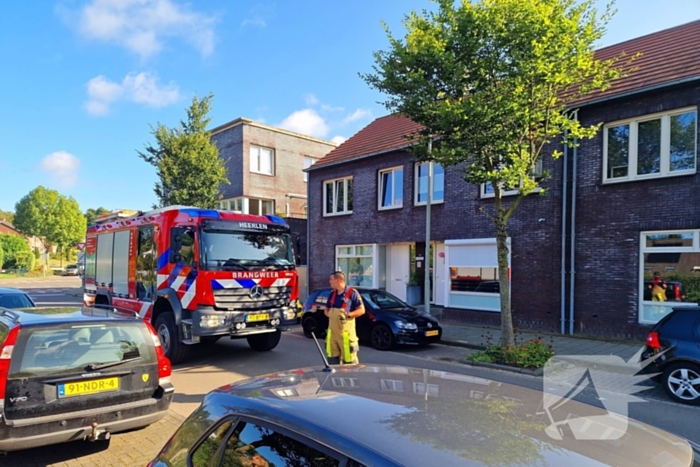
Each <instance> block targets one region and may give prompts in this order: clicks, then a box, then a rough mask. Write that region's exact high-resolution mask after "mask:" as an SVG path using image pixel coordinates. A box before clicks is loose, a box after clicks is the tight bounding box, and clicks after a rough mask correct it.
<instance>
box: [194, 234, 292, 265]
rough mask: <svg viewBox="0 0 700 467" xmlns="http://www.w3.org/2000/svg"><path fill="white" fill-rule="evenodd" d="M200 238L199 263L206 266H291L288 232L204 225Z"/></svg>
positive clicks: (290, 247) (290, 246)
mask: <svg viewBox="0 0 700 467" xmlns="http://www.w3.org/2000/svg"><path fill="white" fill-rule="evenodd" d="M201 238H202V264H203V265H204V267H205V268H206V269H208V270H228V271H240V270H254V269H258V268H266V269H269V268H279V269H288V268H291V267H294V252H293V250H292V245H291V238H290V236H289V234H288V233H280V232H274V233H273V232H239V231H233V230H219V229H216V230H213V229H203V230H202V237H201Z"/></svg>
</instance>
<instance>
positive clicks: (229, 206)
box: [219, 198, 244, 212]
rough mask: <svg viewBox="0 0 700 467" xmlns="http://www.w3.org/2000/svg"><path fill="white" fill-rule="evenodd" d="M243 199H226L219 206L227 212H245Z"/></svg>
mask: <svg viewBox="0 0 700 467" xmlns="http://www.w3.org/2000/svg"><path fill="white" fill-rule="evenodd" d="M243 199H244V198H233V199H225V200H223V201H221V203H219V204H220V206H221V209H224V210H226V211H238V212H243Z"/></svg>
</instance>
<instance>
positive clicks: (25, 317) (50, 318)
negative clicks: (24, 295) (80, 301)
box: [0, 306, 142, 326]
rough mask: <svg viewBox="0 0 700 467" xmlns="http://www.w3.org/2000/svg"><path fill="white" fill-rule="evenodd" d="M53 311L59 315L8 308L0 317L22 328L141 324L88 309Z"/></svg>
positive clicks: (4, 309) (61, 308) (126, 318)
mask: <svg viewBox="0 0 700 467" xmlns="http://www.w3.org/2000/svg"><path fill="white" fill-rule="evenodd" d="M41 309H42V307H39V308H32V310H37V311H39V312H40V310H41ZM44 309H47V310H48V308H44ZM54 310H55V311H58V310H61V311H62V312H61V313H47V314H39V313H38V312H37V311H35V312H25V311H20V310H11V309H8V308H3V307H0V317H4V318H5V319H7V320H9V321H13V322H18V323H20V324H22V326H33V325H41V324H47V323H55V324H68V323H81V322H85V321H89V322H91V323H95V322H103V323H104V322H114V321H125V322H142V320H140V319H134V318H132V317H129V316H121V315H115V314H114V313H110V312H108V311H107V310H104V311H103V310H99V309H95V308H90V307H79V306H76V307H60V308H55V309H54Z"/></svg>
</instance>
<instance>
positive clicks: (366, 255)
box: [335, 245, 374, 287]
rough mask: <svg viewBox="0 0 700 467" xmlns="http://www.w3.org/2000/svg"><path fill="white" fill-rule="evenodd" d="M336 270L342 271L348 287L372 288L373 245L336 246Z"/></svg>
mask: <svg viewBox="0 0 700 467" xmlns="http://www.w3.org/2000/svg"><path fill="white" fill-rule="evenodd" d="M335 253H336V255H335V256H336V269H337V270H338V271H343V272H344V273H345V276H346V277H347V282H348V285H353V286H358V285H362V286H365V287H372V277H373V270H374V267H373V265H374V245H348V246H345V245H343V246H337V247H336V249H335Z"/></svg>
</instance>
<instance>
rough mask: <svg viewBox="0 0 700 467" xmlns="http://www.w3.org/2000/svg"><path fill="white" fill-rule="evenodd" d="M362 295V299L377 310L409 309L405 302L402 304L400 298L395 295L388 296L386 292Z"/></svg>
mask: <svg viewBox="0 0 700 467" xmlns="http://www.w3.org/2000/svg"><path fill="white" fill-rule="evenodd" d="M360 295H361V296H362V299H363V300H364V301H365V302H368V303H369V304H370V305H372V306H374V307H375V308H382V309H389V308H406V307H408V305H406V304H405V303H404V302H402V301H401V300H399V299H398V298H396V297H394V296H393V295H391V294H388V293H386V292H379V291H372V292H369V291H366V292H360Z"/></svg>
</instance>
